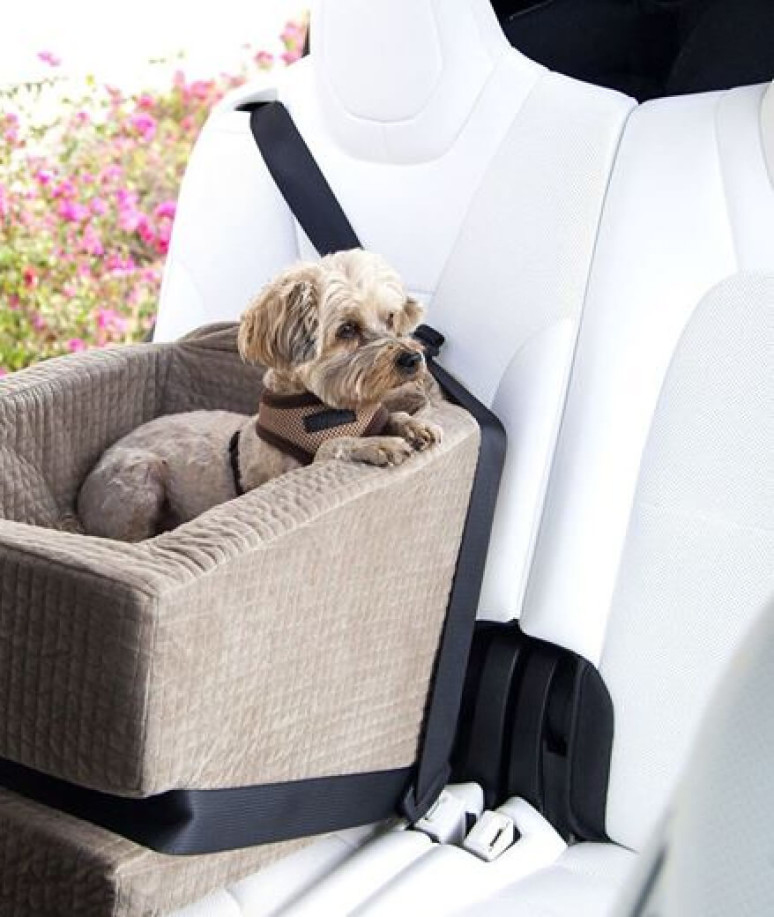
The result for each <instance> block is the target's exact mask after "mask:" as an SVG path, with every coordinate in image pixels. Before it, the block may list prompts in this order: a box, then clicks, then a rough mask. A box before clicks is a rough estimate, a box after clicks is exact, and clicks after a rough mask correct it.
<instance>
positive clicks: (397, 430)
mask: <svg viewBox="0 0 774 917" xmlns="http://www.w3.org/2000/svg"><path fill="white" fill-rule="evenodd" d="M387 429H388V431H389V432H390V433H394V434H395V435H396V436H400V437H402V438H403V439H404V440H405V441H406V442H407V443H408V444H409V445H410V446H411V448H412V449H414V450H415V451H416V452H423V451H424V450H425V449H429V448H430V446H432V445H434V444H435V443H440V441H441V438H442V437H443V433H442V431H441V428H440V427H439V426H438V425H437V424H434V423H428V422H427V421H426V420H419V419H418V418H416V417H410V416H409V415H408V414H406V413H403V412H400V413H398V414H393V415H392V416H391V417H390V420H389V423H388V427H387Z"/></svg>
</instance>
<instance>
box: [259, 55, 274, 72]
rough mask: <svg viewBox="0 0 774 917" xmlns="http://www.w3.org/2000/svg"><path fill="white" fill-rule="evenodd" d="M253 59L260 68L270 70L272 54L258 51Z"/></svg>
mask: <svg viewBox="0 0 774 917" xmlns="http://www.w3.org/2000/svg"><path fill="white" fill-rule="evenodd" d="M254 60H255V63H256V64H257V65H258V68H259V69H260V70H271V68H272V67H273V66H274V55H273V54H269V52H268V51H259V52H258V53H257V54H256V55H255V58H254Z"/></svg>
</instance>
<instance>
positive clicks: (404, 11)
mask: <svg viewBox="0 0 774 917" xmlns="http://www.w3.org/2000/svg"><path fill="white" fill-rule="evenodd" d="M512 53H514V52H512V50H511V49H510V47H509V45H508V42H507V41H506V39H505V36H504V35H503V33H502V31H501V29H500V26H499V25H498V22H497V19H496V17H495V14H494V11H493V10H492V7H491V4H490V3H489V2H488V0H318V3H317V5H316V6H315V7H313V10H312V25H311V55H310V56H311V64H312V66H313V67H314V69H315V76H316V80H315V82H316V84H317V87H318V93H319V99H320V105H321V109H322V113H323V117H324V118H325V121H326V127H327V128H328V129H329V130H330V131H331V133H332V134H333V135H334V137H335V139H336V141H337V143H338V144H339V145H340V146H342V147H343V148H344V149H345V150H346V151H347V152H348V153H350V154H351V155H355V156H357V157H358V158H363V159H367V160H378V161H391V162H417V161H426V160H429V159H433V158H436V157H437V156H440V155H442V154H443V153H444V152H446V150H447V149H448V148H449V147H450V146H451V144H452V143H453V141H454V139H455V138H456V136H457V135H458V133H459V131H460V129H461V127H462V125H463V124H464V123H465V121H466V120H467V118H468V117H469V115H470V113H471V111H472V109H473V107H474V105H475V103H476V100H477V99H478V97H479V95H480V93H481V90H482V88H483V87H484V85H485V84H486V82H487V80H488V79H489V77H490V75H491V74H492V72H493V70H494V69H495V67H496V66H497V63H498V61H499V60H500V59H501V58H502V57H503V56H504V55H506V54H512ZM524 63H525V69H526V70H527V71H528V72H530V73H532V71H533V70H534V67H533V66H532V65H529V64H528V62H527V61H526V59H525V60H524Z"/></svg>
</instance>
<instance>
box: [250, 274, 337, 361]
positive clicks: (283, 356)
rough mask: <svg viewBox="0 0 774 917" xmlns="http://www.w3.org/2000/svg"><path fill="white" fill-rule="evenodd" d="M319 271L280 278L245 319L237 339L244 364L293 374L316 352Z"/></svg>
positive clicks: (265, 291)
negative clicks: (252, 363) (317, 273)
mask: <svg viewBox="0 0 774 917" xmlns="http://www.w3.org/2000/svg"><path fill="white" fill-rule="evenodd" d="M315 275H316V268H314V267H313V266H309V265H306V266H304V268H302V269H298V268H292V269H291V270H289V271H286V272H285V273H283V274H280V276H279V277H277V278H276V279H275V280H273V281H272V282H271V283H270V284H268V285H267V286H266V287H264V288H263V290H262V291H261V292H260V293H259V294H258V296H257V298H256V299H255V300H254V302H253V303H252V304H251V306H250V307H249V308H248V310H247V311H246V312H245V313H244V315H243V316H242V321H241V324H240V326H239V336H238V339H237V342H238V346H239V352H240V354H241V355H242V358H243V359H244V360H249V361H250V362H254V363H262V364H263V365H264V366H267V367H269V368H271V369H279V370H289V369H292V368H293V367H294V366H298V365H300V364H301V363H305V362H306V361H307V360H310V359H311V358H312V357H313V356H314V354H315V351H316V344H317V329H318V324H319V321H318V303H319V290H318V285H317V282H316V277H315Z"/></svg>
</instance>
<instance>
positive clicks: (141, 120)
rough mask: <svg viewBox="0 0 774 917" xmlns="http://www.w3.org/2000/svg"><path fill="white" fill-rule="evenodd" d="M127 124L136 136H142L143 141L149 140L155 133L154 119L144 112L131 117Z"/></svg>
mask: <svg viewBox="0 0 774 917" xmlns="http://www.w3.org/2000/svg"><path fill="white" fill-rule="evenodd" d="M129 124H130V125H131V126H132V127H133V128H134V129H135V130H136V131H137V133H138V134H141V135H142V137H143V139H144V140H150V139H151V138H152V137H153V135H154V134H155V133H156V119H155V118H153V117H152V116H151V115H149V114H147V113H145V112H141V113H139V114H134V115H132V117H131V118H130V119H129Z"/></svg>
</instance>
